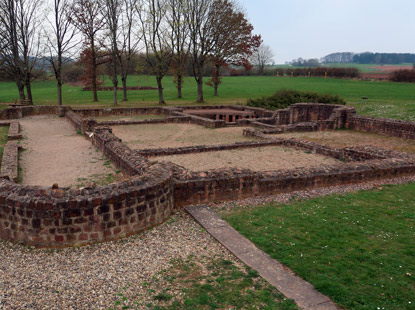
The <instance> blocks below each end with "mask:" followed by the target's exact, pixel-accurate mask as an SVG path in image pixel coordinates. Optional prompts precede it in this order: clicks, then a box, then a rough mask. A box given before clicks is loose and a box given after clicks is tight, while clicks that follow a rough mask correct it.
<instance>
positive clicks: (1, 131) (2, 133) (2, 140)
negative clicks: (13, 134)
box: [0, 126, 9, 167]
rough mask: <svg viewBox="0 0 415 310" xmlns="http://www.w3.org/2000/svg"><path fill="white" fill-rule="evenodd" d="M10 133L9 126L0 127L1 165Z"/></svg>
mask: <svg viewBox="0 0 415 310" xmlns="http://www.w3.org/2000/svg"><path fill="white" fill-rule="evenodd" d="M8 133H9V127H8V126H7V127H0V167H1V161H2V158H3V151H4V147H5V146H6V144H7V134H8Z"/></svg>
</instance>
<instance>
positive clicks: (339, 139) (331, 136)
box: [272, 130, 415, 153]
mask: <svg viewBox="0 0 415 310" xmlns="http://www.w3.org/2000/svg"><path fill="white" fill-rule="evenodd" d="M272 136H273V137H275V138H297V139H301V140H308V141H313V142H316V143H320V144H323V145H328V146H334V147H340V148H342V147H351V146H366V145H370V146H374V147H379V148H384V149H389V150H394V151H401V152H409V153H415V141H414V140H405V139H400V138H395V137H387V136H381V135H378V134H373V133H367V132H361V131H355V130H335V131H318V132H297V133H286V134H281V135H272Z"/></svg>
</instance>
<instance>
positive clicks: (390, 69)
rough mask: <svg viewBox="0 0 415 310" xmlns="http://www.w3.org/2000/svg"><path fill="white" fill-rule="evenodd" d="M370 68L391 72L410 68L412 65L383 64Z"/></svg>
mask: <svg viewBox="0 0 415 310" xmlns="http://www.w3.org/2000/svg"><path fill="white" fill-rule="evenodd" d="M370 69H376V70H378V71H381V72H388V73H390V72H393V71H398V70H408V69H409V70H411V69H412V66H411V65H401V66H397V65H396V66H394V65H385V66H374V67H370Z"/></svg>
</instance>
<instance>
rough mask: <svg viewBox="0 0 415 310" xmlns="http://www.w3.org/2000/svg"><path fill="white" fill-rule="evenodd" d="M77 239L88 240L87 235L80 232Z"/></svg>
mask: <svg viewBox="0 0 415 310" xmlns="http://www.w3.org/2000/svg"><path fill="white" fill-rule="evenodd" d="M78 240H79V241H86V240H88V235H87V234H80V235H79V238H78Z"/></svg>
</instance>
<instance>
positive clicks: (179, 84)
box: [177, 74, 183, 98]
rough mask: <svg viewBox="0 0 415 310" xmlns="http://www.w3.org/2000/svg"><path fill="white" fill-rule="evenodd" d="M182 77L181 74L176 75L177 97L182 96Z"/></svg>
mask: <svg viewBox="0 0 415 310" xmlns="http://www.w3.org/2000/svg"><path fill="white" fill-rule="evenodd" d="M182 87H183V77H182V75H181V74H179V75H178V76H177V98H183V95H182Z"/></svg>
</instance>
